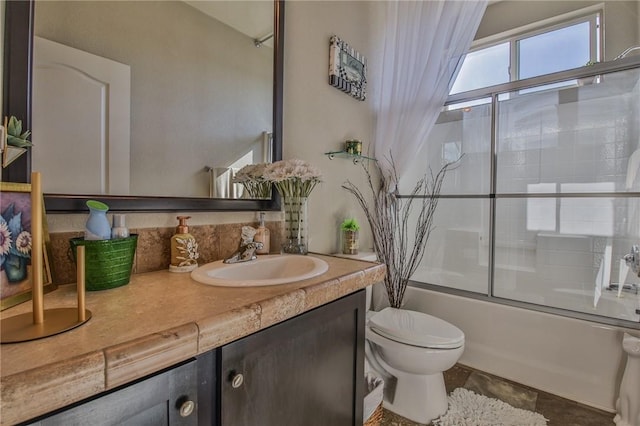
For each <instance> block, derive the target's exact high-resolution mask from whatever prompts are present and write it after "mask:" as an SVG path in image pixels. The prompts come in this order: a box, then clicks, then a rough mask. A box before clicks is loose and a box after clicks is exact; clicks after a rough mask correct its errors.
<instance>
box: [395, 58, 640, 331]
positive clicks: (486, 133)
mask: <svg viewBox="0 0 640 426" xmlns="http://www.w3.org/2000/svg"><path fill="white" fill-rule="evenodd" d="M462 154H463V156H462V159H461V160H460V164H459V165H458V167H456V168H454V169H453V170H451V171H450V172H449V173H448V174H447V176H446V178H445V184H444V186H443V188H442V191H441V199H440V202H439V205H438V211H437V212H436V219H435V221H434V225H435V229H434V231H433V233H432V236H431V239H430V240H429V244H428V246H427V253H426V255H425V257H424V260H423V262H422V264H421V266H420V268H419V269H418V271H417V272H416V273H415V274H414V276H413V277H412V285H416V286H424V287H428V288H431V289H438V290H441V291H447V292H453V293H456V294H462V295H467V296H469V297H476V298H481V299H490V300H493V301H495V302H498V303H505V304H511V305H516V306H522V307H528V308H531V309H537V310H542V311H546V312H551V313H557V314H561V315H567V316H572V317H577V318H583V319H588V320H593V321H597V322H603V323H610V324H618V325H625V326H631V327H637V326H638V324H639V323H640V278H639V277H638V273H637V272H634V271H631V270H629V268H628V265H627V262H625V260H624V256H625V255H626V254H628V253H629V252H630V251H631V248H632V246H634V245H638V244H640V58H639V57H637V56H636V57H628V58H624V59H621V60H617V61H612V62H607V63H600V64H596V65H592V66H586V67H582V68H578V69H573V70H569V71H563V72H559V73H555V74H548V75H544V76H540V77H535V78H531V79H527V80H521V81H518V82H513V83H508V84H502V85H498V86H492V87H489V88H486V89H479V90H475V91H471V92H466V93H460V94H456V95H453V96H450V98H449V100H448V102H447V104H446V106H445V108H444V109H443V111H442V112H441V114H440V116H439V118H438V120H437V122H436V124H435V126H434V128H433V130H432V132H431V134H430V136H429V139H428V143H427V144H426V146H425V148H424V149H423V150H422V152H421V153H420V154H419V156H417V157H418V158H421V159H424V160H425V161H421V162H420V164H418V162H416V164H414V165H413V166H412V167H411V168H410V169H409V170H407V171H405V173H403V175H402V178H401V185H400V187H401V189H403V188H404V189H405V190H406V189H408V188H410V187H412V184H413V182H415V180H416V178H417V177H420V176H423V175H424V173H425V171H428V167H430V168H431V169H432V170H438V169H439V168H440V167H441V166H442V165H443V164H444V163H445V162H447V161H452V160H455V159H457V158H458V157H459V156H460V155H462ZM425 163H428V167H425ZM405 193H406V192H405ZM634 324H635V325H634Z"/></svg>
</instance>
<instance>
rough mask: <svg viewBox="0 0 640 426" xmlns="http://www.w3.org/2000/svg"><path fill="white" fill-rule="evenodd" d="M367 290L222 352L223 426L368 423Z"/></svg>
mask: <svg viewBox="0 0 640 426" xmlns="http://www.w3.org/2000/svg"><path fill="white" fill-rule="evenodd" d="M364 318H365V295H364V290H363V291H361V292H358V293H356V294H353V295H351V296H347V297H344V298H342V299H339V300H338V301H335V302H332V303H330V304H328V305H325V306H322V307H320V308H317V309H315V310H312V311H309V312H307V313H304V314H302V315H300V316H298V317H295V318H293V319H290V320H288V321H286V322H283V323H281V324H278V325H275V326H273V327H270V328H268V329H266V330H263V331H260V332H258V333H256V334H253V335H251V336H248V337H245V338H243V339H241V340H238V341H236V342H233V343H231V344H229V345H226V346H224V347H222V349H221V367H220V374H221V375H220V381H219V382H220V387H221V403H220V418H221V423H220V424H221V425H222V426H239V425H245V426H256V425H260V426H288V425H289V426H301V425H304V426H314V425H317V426H327V425H331V426H341V425H345V426H346V425H351V426H353V425H362V404H363V398H364Z"/></svg>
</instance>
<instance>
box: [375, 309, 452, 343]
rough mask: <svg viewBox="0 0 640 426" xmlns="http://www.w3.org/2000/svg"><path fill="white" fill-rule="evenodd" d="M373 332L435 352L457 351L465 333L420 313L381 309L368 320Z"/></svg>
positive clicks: (442, 321)
mask: <svg viewBox="0 0 640 426" xmlns="http://www.w3.org/2000/svg"><path fill="white" fill-rule="evenodd" d="M369 327H370V328H371V329H373V331H375V332H376V333H378V334H380V335H382V336H384V337H387V338H389V339H392V340H395V341H397V342H400V343H406V344H409V345H413V346H420V347H423V348H434V349H453V348H459V347H460V346H462V344H463V343H464V333H463V332H462V330H460V329H459V328H458V327H456V326H454V325H452V324H449V323H448V322H446V321H444V320H441V319H440V318H436V317H434V316H431V315H427V314H425V313H422V312H415V311H409V310H406V309H395V308H384V309H383V310H381V311H380V312H377V313H376V314H375V315H372V316H371V318H369Z"/></svg>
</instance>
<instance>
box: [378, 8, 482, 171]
mask: <svg viewBox="0 0 640 426" xmlns="http://www.w3.org/2000/svg"><path fill="white" fill-rule="evenodd" d="M486 6H487V0H471V1H461V0H445V1H387V2H380V3H377V4H376V7H377V10H376V14H377V19H378V22H379V23H380V28H383V31H382V32H381V33H379V34H378V36H379V37H380V38H379V41H378V42H377V43H378V45H379V46H380V47H381V49H382V50H381V51H382V52H383V54H382V55H381V57H380V58H376V59H378V60H379V61H380V62H378V63H377V64H372V65H374V66H373V67H372V69H371V71H372V72H371V74H374V75H372V77H373V78H372V80H377V81H376V83H378V84H375V85H372V86H373V87H372V89H373V90H372V101H373V107H374V109H375V114H376V121H375V131H374V155H375V157H376V159H378V162H379V163H380V166H381V168H382V171H383V173H385V174H386V175H387V176H388V177H392V176H391V173H390V171H391V163H390V159H391V158H393V162H394V163H395V166H396V170H397V172H398V174H399V176H400V177H401V176H402V172H403V170H405V169H406V166H407V164H409V163H410V162H411V161H414V160H415V158H414V156H415V153H416V152H417V151H418V150H419V149H420V148H421V147H422V146H423V144H424V143H426V141H427V137H428V135H429V132H430V130H431V128H432V127H433V125H434V123H435V121H436V119H437V117H438V114H439V113H440V111H441V109H442V106H443V104H444V102H445V100H446V99H447V95H448V93H449V87H450V84H453V82H452V81H451V80H452V76H453V74H454V73H455V71H456V68H457V66H458V62H459V61H460V58H461V57H462V56H463V55H464V54H465V53H466V51H467V50H468V48H469V46H470V45H471V42H472V40H473V37H474V35H475V33H476V30H477V28H478V25H480V21H481V19H482V16H483V14H484V10H485V8H486ZM376 74H377V75H376ZM376 86H377V87H376Z"/></svg>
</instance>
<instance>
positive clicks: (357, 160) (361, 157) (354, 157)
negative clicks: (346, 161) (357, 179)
mask: <svg viewBox="0 0 640 426" xmlns="http://www.w3.org/2000/svg"><path fill="white" fill-rule="evenodd" d="M324 155H326V156H327V157H329V160H333V159H334V158H336V157H339V158H350V159H351V160H353V164H359V163H360V161H362V160H366V161H378V160H376V159H375V158H373V157H367V156H366V155H359V154H351V153H349V152H347V151H330V152H325V153H324Z"/></svg>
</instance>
